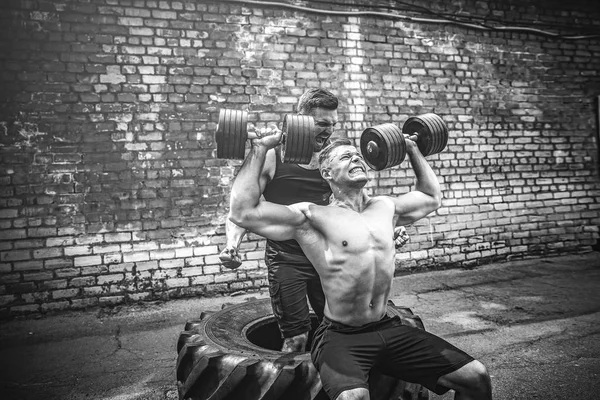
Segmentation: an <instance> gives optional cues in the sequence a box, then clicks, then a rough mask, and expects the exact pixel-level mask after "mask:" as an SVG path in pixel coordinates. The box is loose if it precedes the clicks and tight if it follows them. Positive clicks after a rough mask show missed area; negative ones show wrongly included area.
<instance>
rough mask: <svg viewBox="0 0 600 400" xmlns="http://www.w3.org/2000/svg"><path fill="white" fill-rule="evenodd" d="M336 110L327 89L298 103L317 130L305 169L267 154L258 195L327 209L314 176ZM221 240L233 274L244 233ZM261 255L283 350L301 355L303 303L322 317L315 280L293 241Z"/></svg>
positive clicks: (324, 187) (230, 232)
mask: <svg viewBox="0 0 600 400" xmlns="http://www.w3.org/2000/svg"><path fill="white" fill-rule="evenodd" d="M337 107H338V99H337V97H335V95H334V94H333V93H331V92H329V91H328V90H325V89H309V90H307V91H306V92H304V94H303V95H302V96H301V97H300V99H299V100H298V105H297V112H298V114H300V115H310V116H312V117H313V118H314V121H315V126H316V129H317V130H316V132H315V142H316V143H315V146H314V153H313V157H312V159H311V161H310V163H309V164H308V165H299V164H284V163H282V162H281V161H280V154H279V151H280V149H279V148H276V149H271V150H269V152H268V153H267V155H266V159H265V165H264V167H263V169H262V171H261V174H260V188H261V193H262V194H263V196H264V198H265V199H266V200H268V201H270V202H273V203H277V204H283V205H290V204H293V203H298V202H304V201H308V202H311V203H315V204H319V205H325V204H328V202H329V198H330V195H331V189H330V188H329V185H328V184H327V182H326V181H324V180H323V179H322V177H321V174H320V172H319V170H318V156H319V152H320V151H321V149H322V148H323V146H324V145H325V144H326V143H327V142H328V140H329V139H330V137H331V136H332V135H333V134H334V128H335V126H336V125H337V123H338V115H337ZM269 130H270V129H269ZM263 131H264V130H263ZM242 168H244V166H242ZM225 234H226V237H227V243H226V246H225V248H224V249H223V250H222V251H221V254H220V255H219V257H220V259H221V261H222V263H223V265H224V266H225V267H227V268H232V269H235V268H237V267H239V266H240V265H241V258H240V255H239V250H238V249H239V246H240V243H241V241H242V239H243V237H244V235H245V234H246V230H245V229H243V228H240V227H238V226H237V225H235V224H234V223H232V222H231V221H229V220H228V221H227V222H226V225H225ZM394 235H395V245H396V247H397V248H399V247H400V246H402V245H404V244H405V243H406V242H407V241H408V235H407V234H406V229H405V228H404V227H403V226H400V227H398V228H397V229H396V231H395V232H394ZM265 250H266V251H265V262H266V264H267V269H268V279H269V294H270V297H271V303H272V307H273V314H274V315H275V318H276V319H277V324H278V326H279V330H280V331H281V334H282V336H283V345H282V349H281V350H282V351H283V352H297V351H304V350H305V348H306V342H307V340H308V332H309V331H310V329H311V322H310V314H309V307H308V302H307V297H308V301H309V302H310V305H311V306H312V308H313V310H314V312H315V314H316V315H317V317H318V319H319V320H321V319H322V317H323V307H324V306H325V296H324V295H323V289H322V288H321V282H320V279H319V275H318V273H317V272H316V271H315V269H314V267H313V266H312V264H311V263H310V261H309V260H308V259H307V258H306V256H305V255H304V252H303V251H302V249H301V248H300V245H299V244H298V243H297V242H296V241H295V240H286V241H280V240H271V239H267V243H266V249H265Z"/></svg>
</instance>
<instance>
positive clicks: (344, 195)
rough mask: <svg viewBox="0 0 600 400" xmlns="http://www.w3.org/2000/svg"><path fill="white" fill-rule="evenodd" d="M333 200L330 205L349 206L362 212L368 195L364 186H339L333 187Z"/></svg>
mask: <svg viewBox="0 0 600 400" xmlns="http://www.w3.org/2000/svg"><path fill="white" fill-rule="evenodd" d="M331 190H332V193H333V200H332V201H331V203H330V205H332V206H338V207H343V208H348V209H350V210H354V211H356V212H362V210H363V209H364V208H365V206H366V204H367V201H368V196H367V193H366V192H365V191H364V190H363V189H362V188H339V187H333V188H332V189H331Z"/></svg>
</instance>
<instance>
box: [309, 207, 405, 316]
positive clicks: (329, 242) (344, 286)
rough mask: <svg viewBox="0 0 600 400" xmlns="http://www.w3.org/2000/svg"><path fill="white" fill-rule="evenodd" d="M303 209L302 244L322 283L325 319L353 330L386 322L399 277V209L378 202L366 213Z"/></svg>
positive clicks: (368, 208)
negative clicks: (394, 280)
mask: <svg viewBox="0 0 600 400" xmlns="http://www.w3.org/2000/svg"><path fill="white" fill-rule="evenodd" d="M300 207H301V209H302V211H303V212H304V214H305V215H306V216H307V219H308V221H307V223H306V224H305V226H304V227H303V228H302V229H300V230H299V231H298V237H297V240H298V242H299V243H300V245H301V246H302V248H303V250H304V253H305V254H306V256H307V257H308V259H309V260H310V261H311V263H312V264H313V265H314V266H315V268H316V269H317V272H318V273H319V275H320V277H321V284H322V285H323V290H324V292H325V297H326V305H325V315H326V316H327V317H328V318H330V319H332V320H335V321H338V322H341V323H344V324H347V325H352V326H360V325H363V324H366V323H369V322H373V321H378V320H379V319H381V318H382V317H383V315H384V314H385V311H386V305H387V299H388V296H389V293H390V288H391V282H392V277H393V275H394V254H395V249H394V243H393V230H394V223H395V221H394V205H393V203H392V202H391V201H390V200H388V199H386V198H382V197H377V198H372V199H369V200H368V201H367V203H366V206H365V207H364V208H363V209H362V210H361V211H360V212H357V211H354V210H352V209H349V208H345V207H339V206H336V205H330V206H316V205H312V204H310V205H309V204H307V203H304V204H302V205H301V206H300Z"/></svg>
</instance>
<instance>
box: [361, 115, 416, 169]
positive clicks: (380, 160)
mask: <svg viewBox="0 0 600 400" xmlns="http://www.w3.org/2000/svg"><path fill="white" fill-rule="evenodd" d="M360 151H361V153H362V155H363V157H364V159H365V162H366V163H367V165H368V166H369V167H371V168H373V169H374V170H376V171H381V170H382V169H385V168H389V167H392V166H394V165H398V164H400V163H401V162H402V161H403V160H404V157H405V156H406V143H405V139H404V135H402V132H401V131H400V129H399V128H398V127H397V126H396V125H394V124H382V125H376V126H373V127H370V128H367V129H365V130H364V131H363V133H362V134H361V136H360Z"/></svg>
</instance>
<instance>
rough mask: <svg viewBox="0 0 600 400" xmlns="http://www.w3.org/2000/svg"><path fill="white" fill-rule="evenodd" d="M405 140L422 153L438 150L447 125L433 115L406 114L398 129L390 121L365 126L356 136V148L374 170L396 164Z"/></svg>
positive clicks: (442, 145)
mask: <svg viewBox="0 0 600 400" xmlns="http://www.w3.org/2000/svg"><path fill="white" fill-rule="evenodd" d="M406 140H414V141H415V142H417V146H418V147H419V151H420V152H421V154H423V155H424V156H429V155H431V154H436V153H439V152H440V151H442V150H444V148H445V147H446V145H447V144H448V127H447V126H446V124H445V123H444V121H443V120H442V118H441V117H440V116H438V115H436V114H431V113H430V114H423V115H418V116H416V117H410V118H409V119H408V120H406V122H405V123H404V126H403V127H402V131H400V128H398V127H397V126H396V125H394V124H382V125H376V126H373V127H370V128H367V129H365V130H364V131H363V133H362V134H361V136H360V151H361V153H362V155H363V157H364V159H365V161H366V163H367V164H368V165H369V167H371V168H373V169H374V170H376V171H381V170H382V169H385V168H390V167H393V166H395V165H398V164H400V163H401V162H402V161H404V158H405V157H406Z"/></svg>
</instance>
